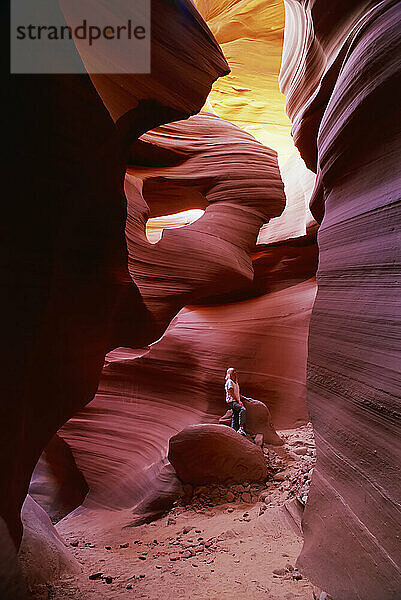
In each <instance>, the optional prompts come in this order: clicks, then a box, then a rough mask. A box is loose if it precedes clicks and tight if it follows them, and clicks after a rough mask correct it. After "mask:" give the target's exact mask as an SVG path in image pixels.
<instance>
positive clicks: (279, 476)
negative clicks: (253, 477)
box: [273, 473, 285, 481]
mask: <svg viewBox="0 0 401 600" xmlns="http://www.w3.org/2000/svg"><path fill="white" fill-rule="evenodd" d="M273 481H285V475H284V473H276V475H275V476H274V477H273Z"/></svg>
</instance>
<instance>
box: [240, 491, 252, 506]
mask: <svg viewBox="0 0 401 600" xmlns="http://www.w3.org/2000/svg"><path fill="white" fill-rule="evenodd" d="M241 500H242V501H243V502H245V503H246V504H250V503H251V501H252V497H251V494H250V493H249V492H244V493H243V494H241Z"/></svg>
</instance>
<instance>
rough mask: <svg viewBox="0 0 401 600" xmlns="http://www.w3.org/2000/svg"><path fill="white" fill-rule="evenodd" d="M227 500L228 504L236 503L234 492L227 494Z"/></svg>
mask: <svg viewBox="0 0 401 600" xmlns="http://www.w3.org/2000/svg"><path fill="white" fill-rule="evenodd" d="M226 500H227V502H234V500H235V496H234V494H233V493H232V492H230V491H228V492H227V494H226Z"/></svg>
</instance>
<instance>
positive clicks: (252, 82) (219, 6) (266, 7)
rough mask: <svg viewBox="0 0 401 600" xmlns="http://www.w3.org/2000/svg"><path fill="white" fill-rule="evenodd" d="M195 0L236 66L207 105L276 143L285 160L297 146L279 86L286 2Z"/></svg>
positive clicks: (218, 84)
mask: <svg viewBox="0 0 401 600" xmlns="http://www.w3.org/2000/svg"><path fill="white" fill-rule="evenodd" d="M195 4H196V6H197V8H198V10H199V12H200V13H201V14H202V16H203V18H204V19H205V20H206V22H207V24H208V25H209V27H210V29H211V31H212V32H213V34H214V36H215V37H216V39H217V41H218V42H219V44H220V46H221V48H222V50H223V52H224V56H225V58H226V60H227V62H228V64H229V66H230V68H231V73H230V74H229V75H227V76H225V77H221V78H220V79H218V80H217V81H216V82H215V84H214V85H213V88H212V91H211V92H210V94H209V98H208V102H207V104H206V106H205V110H210V109H212V110H213V111H214V112H215V113H216V114H217V115H219V116H220V117H222V118H224V119H227V120H228V121H231V122H232V123H235V124H236V125H238V126H239V127H241V128H242V129H245V131H249V133H251V134H252V135H253V136H254V137H255V138H256V139H257V140H259V141H260V142H262V143H263V144H265V145H266V146H268V147H270V148H274V149H275V150H276V151H277V152H278V154H279V162H280V164H281V165H283V164H284V163H285V162H286V160H287V159H288V158H289V156H290V155H291V154H292V153H293V151H294V144H293V142H292V138H291V135H290V128H291V122H290V120H289V118H288V117H287V115H286V113H285V106H284V105H285V97H284V96H283V94H282V93H281V92H280V89H279V86H278V74H279V71H280V65H281V54H282V47H283V37H284V3H283V2H282V1H281V0H271V1H270V2H266V0H246V1H243V0H242V1H239V2H235V3H233V2H221V1H217V0H195Z"/></svg>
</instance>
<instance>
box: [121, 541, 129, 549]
mask: <svg viewBox="0 0 401 600" xmlns="http://www.w3.org/2000/svg"><path fill="white" fill-rule="evenodd" d="M128 546H129V543H128V542H127V543H126V544H120V548H128Z"/></svg>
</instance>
